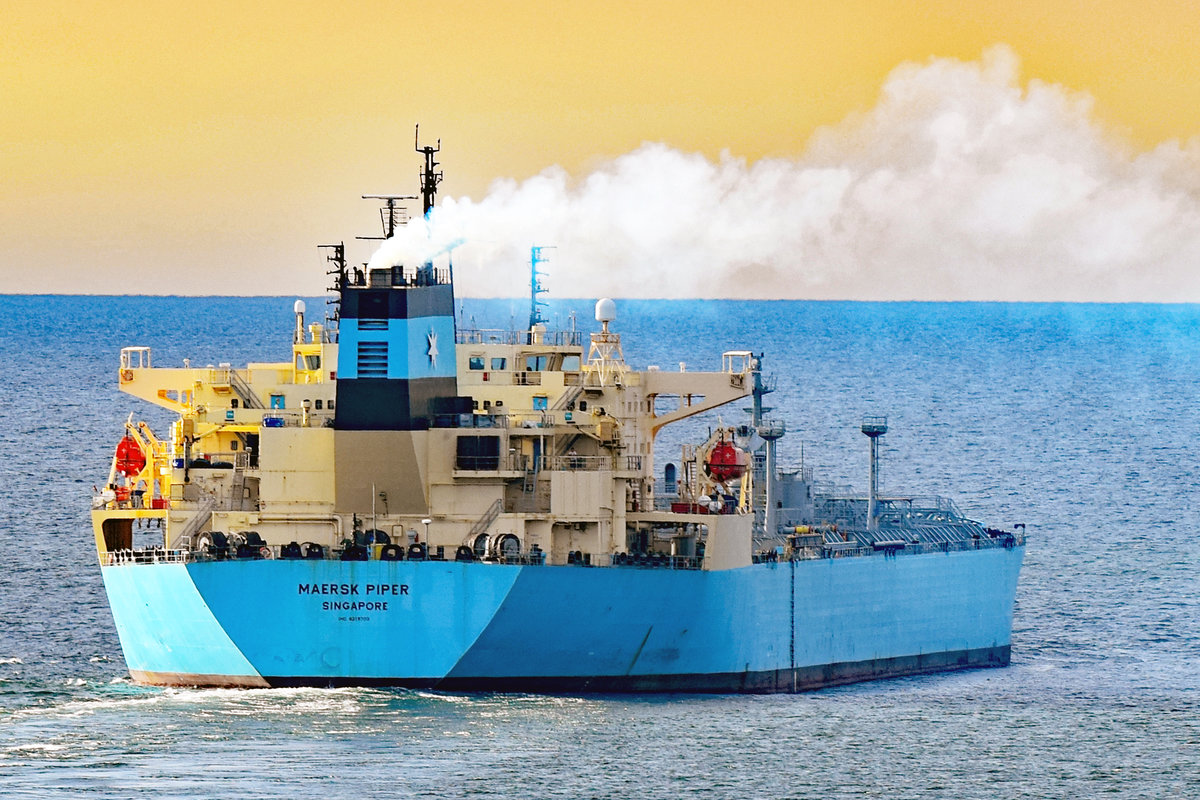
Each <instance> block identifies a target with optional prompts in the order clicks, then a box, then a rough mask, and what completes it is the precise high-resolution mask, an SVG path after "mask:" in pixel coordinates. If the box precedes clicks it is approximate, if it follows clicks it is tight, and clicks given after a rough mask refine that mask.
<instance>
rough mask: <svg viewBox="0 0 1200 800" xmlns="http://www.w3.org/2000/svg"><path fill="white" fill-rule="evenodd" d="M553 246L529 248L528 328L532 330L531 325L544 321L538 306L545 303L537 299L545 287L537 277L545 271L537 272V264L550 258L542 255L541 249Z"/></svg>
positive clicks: (542, 306) (541, 275) (549, 248)
mask: <svg viewBox="0 0 1200 800" xmlns="http://www.w3.org/2000/svg"><path fill="white" fill-rule="evenodd" d="M553 249H554V248H553V247H531V248H529V330H533V326H534V325H537V324H538V323H539V322H540V323H543V324H544V323H545V322H546V320H545V318H543V317H542V312H541V311H539V310H538V309H539V307H541V308H544V307H545V305H546V304H545V303H544V302H542V301H541V300H539V299H538V295H542V294H545V293H546V288H545V287H544V286H542V283H541V281H540V280H538V279H539V278H544V277H545V275H546V273H544V272H538V264H545V263H546V262H547V261H549V260H550V259H549V258H548V257H546V256H543V255H542V251H543V250H553Z"/></svg>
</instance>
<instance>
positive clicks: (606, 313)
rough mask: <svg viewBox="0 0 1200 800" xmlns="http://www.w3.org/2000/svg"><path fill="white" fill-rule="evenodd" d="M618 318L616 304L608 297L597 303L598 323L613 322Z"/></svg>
mask: <svg viewBox="0 0 1200 800" xmlns="http://www.w3.org/2000/svg"><path fill="white" fill-rule="evenodd" d="M616 318H617V304H616V303H614V302H613V301H612V300H611V299H610V298H607V297H604V298H602V299H600V300H597V301H596V322H612V321H613V320H614V319H616Z"/></svg>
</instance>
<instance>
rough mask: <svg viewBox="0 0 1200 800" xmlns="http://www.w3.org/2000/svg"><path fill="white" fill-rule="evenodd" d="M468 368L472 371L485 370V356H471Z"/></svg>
mask: <svg viewBox="0 0 1200 800" xmlns="http://www.w3.org/2000/svg"><path fill="white" fill-rule="evenodd" d="M467 366H468V367H469V368H471V369H483V356H471V357H470V358H468V359H467Z"/></svg>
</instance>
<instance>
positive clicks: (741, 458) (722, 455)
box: [704, 442, 746, 483]
mask: <svg viewBox="0 0 1200 800" xmlns="http://www.w3.org/2000/svg"><path fill="white" fill-rule="evenodd" d="M704 471H705V472H707V473H708V474H709V475H711V476H712V479H713V480H715V481H717V482H718V483H725V482H726V481H729V480H733V479H734V478H740V477H742V475H743V474H744V473H745V472H746V458H745V453H743V452H742V451H741V450H738V449H737V448H736V447H734V446H733V445H731V444H730V443H729V442H718V443H717V446H716V447H714V448H713V449H712V452H711V453H709V454H708V460H707V461H705V462H704Z"/></svg>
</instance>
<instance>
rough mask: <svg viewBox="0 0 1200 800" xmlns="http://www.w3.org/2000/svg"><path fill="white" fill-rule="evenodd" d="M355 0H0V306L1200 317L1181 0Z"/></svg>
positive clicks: (1194, 160)
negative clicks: (428, 293)
mask: <svg viewBox="0 0 1200 800" xmlns="http://www.w3.org/2000/svg"><path fill="white" fill-rule="evenodd" d="M344 5H346V6H351V8H339V9H335V8H334V7H333V6H334V4H330V3H306V2H302V1H299V2H288V3H273V2H263V3H251V4H246V3H242V2H238V3H226V2H220V1H219V0H218V1H217V2H210V3H205V4H167V3H150V2H122V1H121V0H109V2H96V3H93V2H86V1H82V0H81V1H80V2H70V3H64V2H56V0H38V2H26V0H3V5H0V37H2V39H3V41H2V42H0V44H2V46H0V89H2V96H0V223H2V224H0V275H2V276H3V279H4V288H3V289H2V290H0V291H3V292H9V293H18V294H27V293H73V294H95V293H101V294H180V295H193V294H215V295H254V294H265V295H303V296H310V295H314V294H320V293H321V292H322V290H323V289H324V287H325V285H326V284H325V277H324V275H323V268H324V265H323V260H322V256H321V255H320V254H319V252H318V250H317V248H316V245H317V244H321V243H326V242H334V241H343V240H344V241H346V243H347V249H348V253H349V256H350V260H351V261H352V263H356V264H363V263H368V262H369V263H372V264H374V265H382V264H387V263H394V262H397V261H403V262H406V263H412V261H413V259H420V258H423V257H425V256H426V255H427V254H428V253H430V252H440V251H443V250H447V249H450V248H451V246H452V245H453V249H452V252H453V258H454V263H455V271H456V278H457V291H458V293H459V294H460V295H465V296H519V295H520V294H522V292H524V291H525V290H526V289H525V287H526V286H527V281H528V248H529V247H530V246H533V245H542V246H553V247H554V248H555V249H554V250H552V251H548V252H550V254H551V262H550V264H548V265H547V268H546V269H547V271H548V272H549V276H548V277H547V279H546V281H545V282H546V284H547V286H548V288H549V289H550V290H551V293H552V294H553V295H554V296H558V297H595V296H600V295H611V296H616V297H705V298H721V297H751V298H757V297H764V298H765V297H779V298H814V299H863V300H912V299H916V300H1079V301H1126V300H1142V301H1153V302H1159V301H1172V302H1173V301H1186V302H1200V269H1197V265H1198V264H1200V69H1198V68H1197V67H1198V66H1200V56H1198V55H1197V54H1196V51H1195V42H1196V41H1200V35H1198V34H1200V14H1197V13H1196V11H1195V8H1194V5H1193V3H1192V2H1177V1H1176V0H1160V2H1157V3H1154V4H1148V3H1145V2H1144V0H1092V1H1091V2H1086V3H1085V2H1075V1H1074V0H1070V1H1067V0H1058V2H1055V1H1054V0H1036V1H1035V0H990V2H988V3H986V4H985V3H964V2H961V0H956V1H950V2H935V1H933V0H927V1H925V2H886V3H885V2H863V1H861V0H843V1H842V2H838V3H828V2H821V3H815V2H814V3H809V2H744V3H729V2H708V1H707V0H690V1H689V2H654V1H653V0H643V1H642V2H621V1H620V0H613V1H610V2H605V3H585V2H571V1H570V0H559V2H517V1H515V0H514V1H513V2H486V1H480V2H453V1H452V0H450V1H447V2H439V3H411V2H403V1H402V0H390V1H389V2H378V3H376V2H359V3H353V4H344ZM418 123H419V124H420V125H421V138H422V140H423V141H422V143H423V144H424V143H431V144H432V143H435V142H436V141H437V140H438V139H439V138H440V140H441V144H442V151H441V153H440V154H439V155H440V159H441V162H442V167H443V169H444V171H445V180H444V182H443V183H442V185H441V194H440V196H439V205H438V208H436V209H435V210H434V212H433V214H432V215H431V218H430V220H429V221H428V224H425V223H424V222H423V221H422V220H419V219H418V220H415V221H414V222H413V223H412V224H410V225H409V226H408V228H407V229H406V230H405V231H404V232H403V234H402V235H401V236H399V237H397V239H396V240H395V241H392V242H388V243H386V245H384V247H383V248H382V249H379V250H378V251H377V248H378V247H379V243H378V242H370V241H361V240H356V239H355V237H356V236H364V235H368V236H369V235H377V234H378V231H379V225H378V219H379V218H378V215H377V211H376V209H375V208H374V207H373V206H372V205H371V204H370V203H369V202H368V201H364V200H362V199H360V196H361V195H362V194H379V193H398V194H415V193H416V191H417V188H418V187H417V171H418V167H419V157H418V156H417V154H416V153H414V152H413V136H414V126H415V125H416V124H418ZM412 208H413V209H415V210H417V211H419V209H417V206H416V203H413V204H412Z"/></svg>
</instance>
